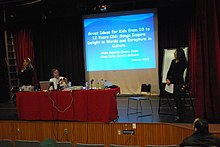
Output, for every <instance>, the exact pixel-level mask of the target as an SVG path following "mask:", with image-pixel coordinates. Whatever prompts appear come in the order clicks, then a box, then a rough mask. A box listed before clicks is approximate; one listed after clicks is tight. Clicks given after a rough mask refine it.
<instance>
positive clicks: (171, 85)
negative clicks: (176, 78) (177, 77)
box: [165, 84, 174, 93]
mask: <svg viewBox="0 0 220 147" xmlns="http://www.w3.org/2000/svg"><path fill="white" fill-rule="evenodd" d="M173 90H174V84H170V85H167V84H166V86H165V91H167V92H169V93H173Z"/></svg>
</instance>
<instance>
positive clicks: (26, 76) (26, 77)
mask: <svg viewBox="0 0 220 147" xmlns="http://www.w3.org/2000/svg"><path fill="white" fill-rule="evenodd" d="M33 72H34V69H33V68H27V69H25V70H24V71H23V72H21V71H20V72H19V79H20V86H22V85H33V82H32V77H33Z"/></svg>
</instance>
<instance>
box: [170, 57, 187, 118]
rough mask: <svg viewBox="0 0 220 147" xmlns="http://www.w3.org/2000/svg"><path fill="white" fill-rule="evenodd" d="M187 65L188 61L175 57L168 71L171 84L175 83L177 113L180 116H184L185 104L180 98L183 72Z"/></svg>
mask: <svg viewBox="0 0 220 147" xmlns="http://www.w3.org/2000/svg"><path fill="white" fill-rule="evenodd" d="M186 67H187V62H177V63H176V59H173V60H172V62H171V65H170V67H169V70H168V72H167V79H168V80H170V82H171V84H174V99H175V102H176V107H177V113H178V116H179V117H182V113H183V104H182V101H181V98H180V95H181V88H182V87H183V84H184V79H183V73H184V71H185V69H186Z"/></svg>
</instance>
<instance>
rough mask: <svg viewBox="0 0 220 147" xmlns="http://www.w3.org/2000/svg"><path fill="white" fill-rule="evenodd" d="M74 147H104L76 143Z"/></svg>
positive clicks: (102, 145)
mask: <svg viewBox="0 0 220 147" xmlns="http://www.w3.org/2000/svg"><path fill="white" fill-rule="evenodd" d="M76 147H105V145H104V144H83V143H76Z"/></svg>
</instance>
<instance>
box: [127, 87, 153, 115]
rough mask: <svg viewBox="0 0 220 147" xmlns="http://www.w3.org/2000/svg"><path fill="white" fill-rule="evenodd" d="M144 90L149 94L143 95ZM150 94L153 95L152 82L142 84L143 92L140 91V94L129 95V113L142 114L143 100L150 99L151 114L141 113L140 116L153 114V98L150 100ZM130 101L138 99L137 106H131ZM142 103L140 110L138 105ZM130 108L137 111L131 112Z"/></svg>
mask: <svg viewBox="0 0 220 147" xmlns="http://www.w3.org/2000/svg"><path fill="white" fill-rule="evenodd" d="M143 92H144V93H147V94H148V95H147V96H146V95H143ZM148 96H151V84H141V92H140V96H131V97H128V106H127V115H131V114H136V115H137V114H138V113H141V114H142V103H141V102H142V101H149V103H150V107H151V112H152V113H150V114H145V115H143V114H142V115H139V116H138V117H144V116H149V115H152V114H153V108H152V104H151V100H150V97H148ZM130 101H136V107H135V108H134V107H131V106H130ZM139 105H140V110H139V108H138V106H139ZM130 109H134V110H136V112H132V113H130V112H129V111H130Z"/></svg>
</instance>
